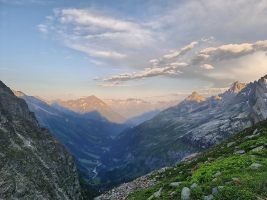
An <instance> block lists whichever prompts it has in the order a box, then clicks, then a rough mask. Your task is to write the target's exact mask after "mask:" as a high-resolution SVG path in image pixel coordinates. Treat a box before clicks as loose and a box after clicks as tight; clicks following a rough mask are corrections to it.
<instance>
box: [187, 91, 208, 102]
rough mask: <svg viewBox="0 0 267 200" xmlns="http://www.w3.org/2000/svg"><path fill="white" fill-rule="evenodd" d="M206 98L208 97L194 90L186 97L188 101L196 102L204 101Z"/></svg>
mask: <svg viewBox="0 0 267 200" xmlns="http://www.w3.org/2000/svg"><path fill="white" fill-rule="evenodd" d="M205 100H206V97H204V96H202V95H200V94H199V93H197V92H192V94H191V95H189V96H188V97H187V98H186V101H195V102H198V103H200V102H202V101H205Z"/></svg>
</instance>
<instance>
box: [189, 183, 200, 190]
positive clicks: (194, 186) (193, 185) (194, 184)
mask: <svg viewBox="0 0 267 200" xmlns="http://www.w3.org/2000/svg"><path fill="white" fill-rule="evenodd" d="M197 186H198V185H197V184H196V183H193V184H192V185H191V186H190V188H191V189H192V188H196V187H197Z"/></svg>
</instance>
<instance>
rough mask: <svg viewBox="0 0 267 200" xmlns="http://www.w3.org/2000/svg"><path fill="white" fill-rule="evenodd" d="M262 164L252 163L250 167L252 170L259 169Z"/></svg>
mask: <svg viewBox="0 0 267 200" xmlns="http://www.w3.org/2000/svg"><path fill="white" fill-rule="evenodd" d="M261 167H262V165H261V164H259V163H252V164H251V165H250V166H249V168H250V169H252V170H258V169H259V168H261Z"/></svg>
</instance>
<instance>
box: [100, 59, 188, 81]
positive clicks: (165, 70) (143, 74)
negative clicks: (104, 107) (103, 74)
mask: <svg viewBox="0 0 267 200" xmlns="http://www.w3.org/2000/svg"><path fill="white" fill-rule="evenodd" d="M185 66H187V64H186V63H170V64H169V65H168V66H165V67H148V68H145V69H144V70H143V71H140V72H134V73H124V74H119V75H115V76H111V77H108V78H106V79H104V81H105V82H114V81H115V82H121V81H129V80H136V79H143V78H148V77H156V76H163V75H164V76H175V75H177V74H180V73H182V72H181V71H179V70H178V69H179V68H181V67H185Z"/></svg>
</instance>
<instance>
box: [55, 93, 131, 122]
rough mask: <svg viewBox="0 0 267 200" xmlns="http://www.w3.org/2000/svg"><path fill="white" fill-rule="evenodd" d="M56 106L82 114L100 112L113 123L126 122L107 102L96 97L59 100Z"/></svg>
mask: <svg viewBox="0 0 267 200" xmlns="http://www.w3.org/2000/svg"><path fill="white" fill-rule="evenodd" d="M54 104H58V105H60V106H63V107H65V108H68V109H69V110H71V111H74V112H78V113H82V114H85V113H90V112H98V113H99V114H100V115H101V116H102V117H104V118H106V119H107V120H108V121H110V122H113V123H123V122H125V121H126V119H125V118H124V117H123V116H121V115H120V114H118V113H116V112H115V111H113V110H112V109H111V108H110V107H109V106H108V105H107V104H106V103H105V102H103V101H102V100H101V99H99V98H97V97H96V96H94V95H92V96H88V97H84V98H80V99H76V100H68V101H62V100H58V101H56V102H54Z"/></svg>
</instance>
